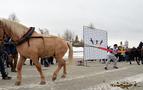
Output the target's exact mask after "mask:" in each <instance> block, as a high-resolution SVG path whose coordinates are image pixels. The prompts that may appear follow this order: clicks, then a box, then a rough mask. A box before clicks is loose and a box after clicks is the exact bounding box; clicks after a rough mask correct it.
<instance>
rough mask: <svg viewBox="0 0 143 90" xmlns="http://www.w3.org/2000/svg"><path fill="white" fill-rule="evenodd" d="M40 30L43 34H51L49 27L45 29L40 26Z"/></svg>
mask: <svg viewBox="0 0 143 90" xmlns="http://www.w3.org/2000/svg"><path fill="white" fill-rule="evenodd" d="M39 31H40V33H41V34H44V35H49V30H48V29H47V28H44V29H40V28H39Z"/></svg>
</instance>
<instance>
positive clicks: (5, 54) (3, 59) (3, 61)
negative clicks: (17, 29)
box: [0, 45, 11, 80]
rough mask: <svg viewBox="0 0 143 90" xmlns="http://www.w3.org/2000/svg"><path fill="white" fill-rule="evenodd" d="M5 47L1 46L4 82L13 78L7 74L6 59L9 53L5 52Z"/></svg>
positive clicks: (0, 65)
mask: <svg viewBox="0 0 143 90" xmlns="http://www.w3.org/2000/svg"><path fill="white" fill-rule="evenodd" d="M3 48H4V47H3V45H0V72H1V74H2V79H3V80H10V79H11V77H9V76H8V73H7V72H6V68H5V67H6V65H5V62H6V60H5V59H6V57H8V56H7V53H6V52H5V51H4V50H3Z"/></svg>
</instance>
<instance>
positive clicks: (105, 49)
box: [98, 47, 113, 52]
mask: <svg viewBox="0 0 143 90" xmlns="http://www.w3.org/2000/svg"><path fill="white" fill-rule="evenodd" d="M98 48H99V49H101V50H104V51H107V52H113V50H110V49H107V48H104V47H98Z"/></svg>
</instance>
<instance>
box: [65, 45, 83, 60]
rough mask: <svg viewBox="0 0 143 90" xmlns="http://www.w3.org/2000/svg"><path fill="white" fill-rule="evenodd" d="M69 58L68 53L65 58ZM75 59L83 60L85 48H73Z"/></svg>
mask: <svg viewBox="0 0 143 90" xmlns="http://www.w3.org/2000/svg"><path fill="white" fill-rule="evenodd" d="M67 57H68V52H67V53H66V54H65V56H64V58H67ZM73 57H74V58H83V47H73Z"/></svg>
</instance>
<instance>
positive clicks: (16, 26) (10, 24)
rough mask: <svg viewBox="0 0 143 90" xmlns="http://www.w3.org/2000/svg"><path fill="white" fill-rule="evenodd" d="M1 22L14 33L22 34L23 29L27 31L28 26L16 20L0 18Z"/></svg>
mask: <svg viewBox="0 0 143 90" xmlns="http://www.w3.org/2000/svg"><path fill="white" fill-rule="evenodd" d="M0 20H1V22H2V24H3V25H4V26H6V27H7V28H8V29H10V30H11V32H13V33H16V34H18V35H22V34H23V32H24V31H27V30H28V28H27V27H26V26H24V25H22V24H20V23H18V22H14V21H11V20H7V19H0Z"/></svg>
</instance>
